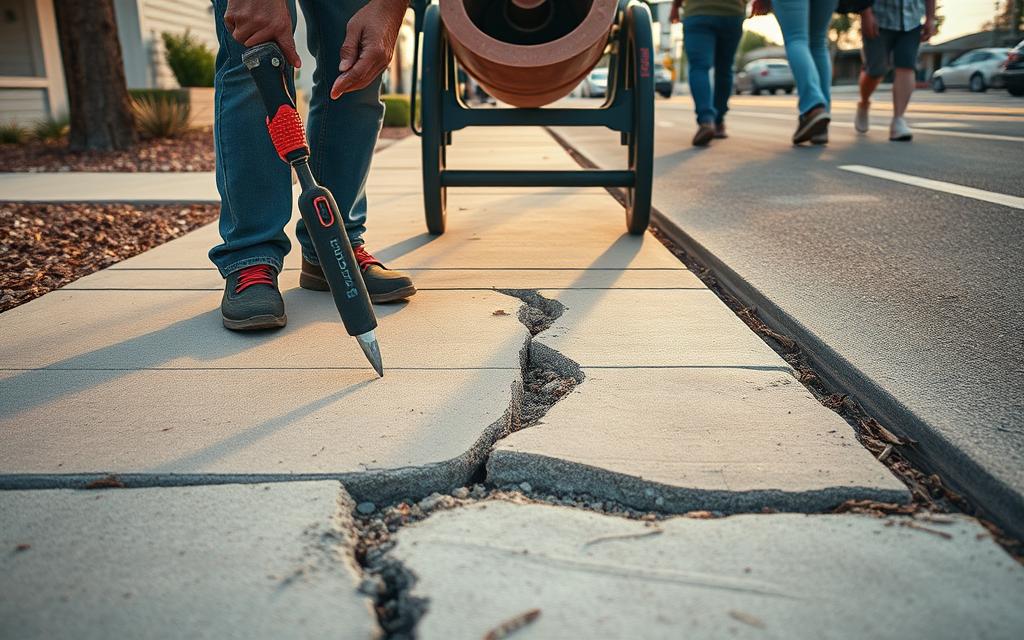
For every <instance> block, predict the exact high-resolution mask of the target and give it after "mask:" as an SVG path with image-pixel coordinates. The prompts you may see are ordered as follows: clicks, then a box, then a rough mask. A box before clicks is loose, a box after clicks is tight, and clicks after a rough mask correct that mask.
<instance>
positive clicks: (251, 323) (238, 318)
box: [220, 264, 288, 331]
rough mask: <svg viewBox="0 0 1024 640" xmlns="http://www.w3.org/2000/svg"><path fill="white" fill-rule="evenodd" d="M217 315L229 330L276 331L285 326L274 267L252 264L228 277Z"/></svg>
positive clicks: (286, 317)
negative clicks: (219, 315)
mask: <svg viewBox="0 0 1024 640" xmlns="http://www.w3.org/2000/svg"><path fill="white" fill-rule="evenodd" d="M220 314H221V317H222V318H223V320H224V326H225V327H227V328H228V329H231V330H232V331H255V330H257V329H276V328H279V327H283V326H285V325H286V324H288V316H287V315H285V312H284V299H283V298H281V291H280V290H279V289H278V288H277V271H276V270H275V269H274V267H272V266H270V265H268V264H255V265H252V266H251V267H245V268H244V269H241V270H239V271H236V272H234V273H232V274H230V275H228V277H227V281H226V282H225V283H224V298H223V299H222V300H221V302H220Z"/></svg>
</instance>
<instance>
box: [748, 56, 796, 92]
mask: <svg viewBox="0 0 1024 640" xmlns="http://www.w3.org/2000/svg"><path fill="white" fill-rule="evenodd" d="M733 84H734V86H735V90H736V93H743V92H744V91H749V92H750V93H752V94H754V95H755V96H758V95H761V92H762V91H767V92H768V93H770V94H772V95H775V92H776V91H778V90H779V89H782V90H783V91H785V92H786V93H793V87H795V86H796V83H795V82H794V81H793V71H792V70H791V69H790V68H789V62H788V61H786V60H785V59H784V58H762V59H761V60H754V61H752V62H748V63H747V64H746V66H744V67H743V69H742V70H741V71H740V72H739V73H737V74H736V80H735V82H734V83H733Z"/></svg>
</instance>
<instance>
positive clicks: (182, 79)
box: [162, 30, 216, 87]
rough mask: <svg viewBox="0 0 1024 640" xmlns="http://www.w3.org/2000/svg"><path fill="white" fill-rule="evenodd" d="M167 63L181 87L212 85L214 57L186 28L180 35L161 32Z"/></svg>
mask: <svg viewBox="0 0 1024 640" xmlns="http://www.w3.org/2000/svg"><path fill="white" fill-rule="evenodd" d="M162 36H163V39H164V49H165V50H166V56H167V65H168V66H169V67H170V68H171V71H173V72H174V77H175V78H177V80H178V84H180V85H181V86H183V87H212V86H213V74H214V68H215V66H216V59H215V56H214V55H213V52H212V51H210V50H209V49H208V48H207V46H206V45H205V44H203V43H202V42H199V40H197V39H196V38H195V37H194V36H193V35H192V34H191V33H189V32H188V30H186V31H185V33H183V34H181V35H176V34H173V33H164V34H162Z"/></svg>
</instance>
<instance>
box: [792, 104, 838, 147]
mask: <svg viewBox="0 0 1024 640" xmlns="http://www.w3.org/2000/svg"><path fill="white" fill-rule="evenodd" d="M831 121H832V116H831V115H830V114H829V112H828V111H826V110H825V107H823V106H817V107H814V108H813V109H811V110H810V111H808V112H807V113H805V114H803V115H802V116H800V119H799V120H798V121H797V126H796V132H795V133H794V134H793V144H801V143H803V142H809V141H810V140H811V139H812V138H814V137H815V136H817V135H820V134H821V133H823V132H826V131H828V123H829V122H831Z"/></svg>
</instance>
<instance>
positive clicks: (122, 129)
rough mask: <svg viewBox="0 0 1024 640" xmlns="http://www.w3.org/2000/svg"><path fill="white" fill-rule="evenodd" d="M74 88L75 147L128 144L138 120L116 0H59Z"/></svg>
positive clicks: (59, 24)
mask: <svg viewBox="0 0 1024 640" xmlns="http://www.w3.org/2000/svg"><path fill="white" fill-rule="evenodd" d="M53 8H54V12H55V13H56V16H57V32H58V35H59V37H60V54H61V60H62V61H63V62H64V77H65V79H66V83H67V87H68V118H69V120H70V125H71V131H70V134H69V138H70V148H71V149H72V150H76V151H80V150H84V149H96V150H104V151H109V150H113V149H127V148H128V147H131V146H132V145H133V144H135V141H136V133H135V120H134V118H133V117H132V106H131V99H130V98H129V96H128V86H127V84H126V83H125V79H124V61H123V59H122V58H121V43H120V41H119V40H118V39H117V19H116V18H115V16H114V0H90V1H89V2H82V1H81V0H54V3H53Z"/></svg>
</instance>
